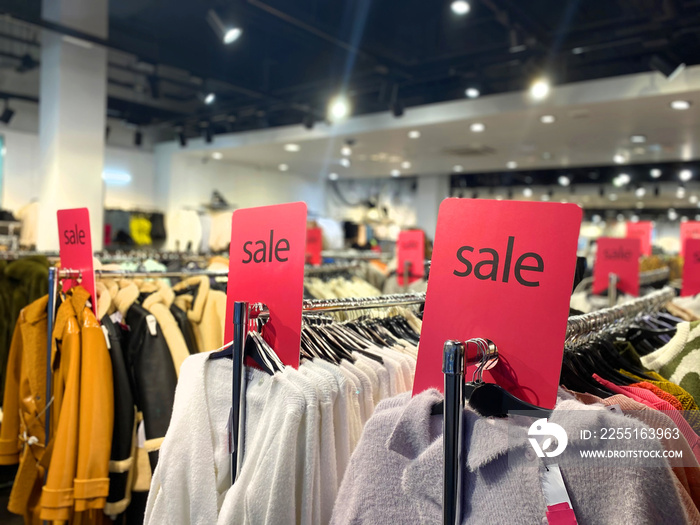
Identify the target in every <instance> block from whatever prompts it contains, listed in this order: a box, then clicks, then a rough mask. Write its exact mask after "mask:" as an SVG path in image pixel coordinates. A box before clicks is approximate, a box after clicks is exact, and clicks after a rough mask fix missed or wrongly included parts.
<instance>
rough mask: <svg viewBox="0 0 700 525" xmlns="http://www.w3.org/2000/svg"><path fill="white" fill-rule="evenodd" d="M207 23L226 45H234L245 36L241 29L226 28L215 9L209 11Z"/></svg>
mask: <svg viewBox="0 0 700 525" xmlns="http://www.w3.org/2000/svg"><path fill="white" fill-rule="evenodd" d="M207 22H208V23H209V25H210V26H211V28H212V29H213V30H214V33H215V34H216V36H217V37H218V38H220V39H221V41H222V42H223V43H224V44H232V43H233V42H235V41H236V40H238V39H239V38H240V36H241V35H242V34H243V30H242V29H241V28H240V27H235V26H226V25H225V24H224V23H223V21H222V20H221V18H220V17H219V15H218V14H217V13H216V11H214V10H213V9H210V10H209V11H207Z"/></svg>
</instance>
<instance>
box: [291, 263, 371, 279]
mask: <svg viewBox="0 0 700 525" xmlns="http://www.w3.org/2000/svg"><path fill="white" fill-rule="evenodd" d="M360 268H362V265H361V264H360V263H358V262H355V263H331V264H324V265H322V266H306V267H305V268H304V275H307V276H309V277H313V276H315V275H321V274H324V273H340V272H345V271H350V270H359V269H360Z"/></svg>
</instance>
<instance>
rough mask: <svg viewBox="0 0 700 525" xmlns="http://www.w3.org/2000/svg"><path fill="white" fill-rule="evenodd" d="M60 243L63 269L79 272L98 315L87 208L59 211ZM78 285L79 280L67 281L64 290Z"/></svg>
mask: <svg viewBox="0 0 700 525" xmlns="http://www.w3.org/2000/svg"><path fill="white" fill-rule="evenodd" d="M56 215H57V217H58V242H59V255H60V258H61V268H69V269H71V270H78V271H80V274H81V275H82V282H81V283H80V284H81V285H82V286H83V288H85V289H86V290H87V291H88V292H90V298H91V300H90V306H91V307H92V310H93V312H95V315H97V311H96V309H95V305H97V301H96V300H95V298H96V295H95V271H94V269H93V260H92V237H91V236H90V213H89V211H88V209H87V208H74V209H70V210H58V212H57V213H56ZM76 284H78V281H77V279H65V280H64V281H63V289H64V290H69V289H70V288H72V287H73V286H75V285H76Z"/></svg>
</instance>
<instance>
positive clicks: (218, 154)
mask: <svg viewBox="0 0 700 525" xmlns="http://www.w3.org/2000/svg"><path fill="white" fill-rule="evenodd" d="M211 158H212V159H214V160H221V159H223V158H224V155H223V153H221V152H220V151H215V152H213V153H212V154H211Z"/></svg>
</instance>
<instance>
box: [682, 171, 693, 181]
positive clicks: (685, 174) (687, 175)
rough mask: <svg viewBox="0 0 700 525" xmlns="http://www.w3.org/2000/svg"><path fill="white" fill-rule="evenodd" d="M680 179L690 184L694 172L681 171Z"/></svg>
mask: <svg viewBox="0 0 700 525" xmlns="http://www.w3.org/2000/svg"><path fill="white" fill-rule="evenodd" d="M678 178H679V179H681V180H682V181H683V182H688V181H689V180H690V179H692V178H693V172H692V171H690V170H681V172H680V173H679V174H678Z"/></svg>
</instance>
